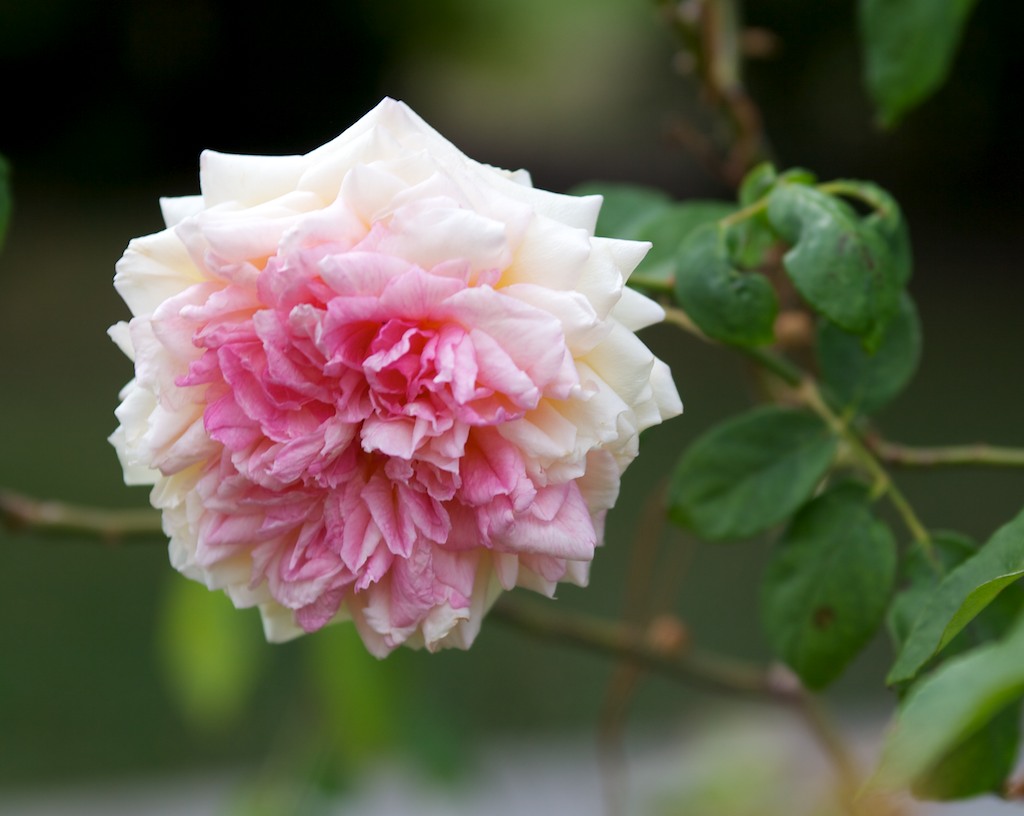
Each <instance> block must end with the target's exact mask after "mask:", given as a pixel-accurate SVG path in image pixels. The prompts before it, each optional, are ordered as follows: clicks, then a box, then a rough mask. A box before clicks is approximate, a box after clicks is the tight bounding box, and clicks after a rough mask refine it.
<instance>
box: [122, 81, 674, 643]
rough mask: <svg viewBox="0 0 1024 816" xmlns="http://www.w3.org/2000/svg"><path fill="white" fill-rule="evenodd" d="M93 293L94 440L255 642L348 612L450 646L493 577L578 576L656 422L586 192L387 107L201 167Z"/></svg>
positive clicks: (624, 266)
mask: <svg viewBox="0 0 1024 816" xmlns="http://www.w3.org/2000/svg"><path fill="white" fill-rule="evenodd" d="M200 175H201V187H202V195H199V196H190V197H184V198H173V199H163V200H162V202H161V204H162V209H163V214H164V219H165V221H166V223H167V229H166V230H164V231H162V232H159V233H156V234H155V235H150V236H146V237H143V238H138V239H136V240H134V241H132V242H131V243H130V244H129V246H128V249H127V250H126V252H125V254H124V256H123V257H122V258H121V260H120V262H119V263H118V265H117V274H116V277H115V286H116V287H117V290H118V292H119V293H120V294H121V296H122V297H123V298H124V300H125V302H126V303H127V304H128V306H129V308H130V309H131V312H132V314H133V315H134V317H133V318H132V319H131V321H130V322H128V323H119V324H117V325H116V326H114V327H112V328H111V332H110V333H111V336H112V337H113V338H114V340H115V341H116V342H117V343H118V344H119V345H120V347H121V348H122V349H123V350H124V352H125V353H126V354H127V355H128V356H129V357H130V358H132V359H133V360H134V363H135V379H134V380H132V381H131V382H130V383H129V384H128V385H127V386H126V387H125V389H124V390H123V392H122V395H121V396H122V403H121V405H120V407H119V408H118V410H117V412H116V414H117V417H118V419H119V420H120V423H121V424H120V427H119V428H118V429H117V430H116V431H115V432H114V434H113V435H112V437H111V441H112V442H113V444H114V446H115V447H116V449H117V452H118V454H119V457H120V459H121V462H122V465H123V467H124V472H125V480H126V482H128V483H129V484H152V485H153V490H152V497H151V498H152V502H153V504H154V506H155V507H157V508H160V509H161V510H162V512H163V526H164V530H165V532H166V533H167V535H168V536H169V537H170V556H171V562H172V564H173V565H174V567H176V568H177V569H178V570H180V571H181V572H182V573H184V574H185V575H187V576H189V577H191V578H194V579H196V580H199V581H202V582H203V583H205V584H206V585H207V586H208V587H210V588H211V589H213V588H216V589H223V590H224V591H225V592H227V594H228V595H229V596H230V597H231V599H232V601H233V602H234V603H235V604H236V605H237V606H240V607H245V606H252V605H258V606H259V608H260V611H261V613H262V616H263V621H264V628H265V630H266V635H267V637H268V638H269V639H270V640H284V639H287V638H290V637H293V636H295V635H297V634H301V632H302V631H312V630H315V629H318V628H319V627H321V626H323V625H324V624H326V623H330V622H332V621H337V620H345V619H349V618H351V619H352V620H353V621H354V622H355V625H356V627H357V628H358V630H359V632H360V634H361V636H362V638H363V640H364V641H365V643H366V645H367V647H368V648H369V649H370V651H372V652H373V653H374V654H377V655H384V654H387V653H388V652H389V651H391V650H392V649H394V648H395V647H397V646H398V645H400V644H402V643H405V644H407V645H411V646H420V645H425V646H426V647H427V648H428V649H431V650H434V649H438V648H442V647H447V646H459V647H463V648H465V647H468V646H469V644H470V643H471V642H472V641H473V639H474V637H475V636H476V634H477V632H478V631H479V628H480V622H481V618H482V617H483V615H484V614H485V612H486V611H487V609H488V608H489V607H490V605H491V604H492V603H493V602H494V600H495V598H496V597H497V595H498V594H499V593H500V591H501V590H503V589H505V590H507V589H511V588H512V587H514V586H516V585H519V586H525V587H529V588H531V589H534V590H537V591H539V592H543V593H545V594H547V595H552V594H553V592H554V590H555V586H556V584H557V583H558V582H559V581H569V582H572V583H575V584H578V585H583V584H585V583H586V581H587V575H588V566H589V562H590V559H591V558H592V556H593V553H594V548H595V546H597V545H598V544H599V543H600V541H601V538H602V528H603V519H604V515H605V513H606V511H607V510H608V509H609V508H610V507H611V506H612V505H613V503H614V502H615V499H616V495H617V492H618V487H619V477H620V475H621V473H622V471H623V470H624V469H625V467H626V465H627V464H628V463H629V462H630V461H631V460H632V459H633V458H634V456H635V455H636V452H637V444H638V434H639V432H640V431H641V430H642V429H643V428H646V427H648V426H650V425H653V424H655V423H657V422H660V421H661V420H662V419H665V418H667V417H669V416H672V415H674V414H677V413H678V412H679V411H680V410H681V405H680V403H679V397H678V395H677V393H676V390H675V387H674V385H673V384H672V379H671V376H670V373H669V371H668V369H667V367H666V366H665V365H664V364H663V363H662V362H661V361H659V360H657V359H655V358H654V357H653V355H652V354H651V353H650V351H649V350H648V349H647V348H646V347H645V346H644V345H643V344H642V343H641V342H640V341H639V340H638V339H637V337H636V335H635V334H634V331H635V330H637V329H639V328H642V327H644V326H646V325H649V324H651V323H654V322H657V321H658V320H660V319H661V318H662V317H663V312H662V310H661V309H660V307H658V306H657V305H656V304H654V303H653V302H651V301H650V300H648V299H646V298H644V297H643V296H641V295H639V294H637V293H636V292H634V291H632V290H629V289H625V288H624V286H623V283H624V279H625V278H626V277H627V276H628V274H629V273H630V271H631V270H632V269H633V268H634V267H635V266H636V264H637V263H638V262H639V261H640V260H641V258H642V257H643V255H644V254H645V252H646V251H647V245H646V244H642V243H637V242H631V241H620V240H612V239H606V238H596V237H594V235H593V231H594V224H595V221H596V217H597V213H598V209H599V207H600V204H601V200H600V198H599V197H596V196H590V197H582V198H577V197H570V196H563V195H556V194H554V193H549V192H544V191H541V190H537V189H534V188H533V187H532V186H531V184H530V180H529V177H528V175H526V174H525V173H523V172H519V173H508V172H505V171H501V170H497V169H494V168H492V167H488V166H486V165H481V164H478V163H476V162H474V161H472V160H470V159H469V158H467V157H466V156H464V155H463V154H462V153H460V152H459V151H458V150H457V149H456V148H455V147H454V146H453V145H452V144H450V143H449V142H447V141H446V140H445V139H443V138H442V137H441V136H440V135H439V134H438V133H436V132H435V131H434V130H432V129H431V128H430V127H429V126H428V125H427V124H426V123H424V122H423V121H422V120H421V119H419V117H417V116H416V115H415V114H414V113H413V112H412V111H411V110H410V109H409V108H407V107H406V106H405V105H403V104H402V103H399V102H395V101H393V100H390V99H386V100H384V101H383V102H382V103H381V104H380V105H379V106H378V107H377V108H376V109H374V110H373V111H371V112H370V113H369V114H367V115H366V116H365V117H363V119H361V120H360V121H359V122H357V123H356V124H355V125H353V126H352V127H351V128H349V129H348V130H347V131H345V132H344V133H343V134H342V135H341V136H339V137H338V138H337V139H335V140H334V141H332V142H330V143H329V144H327V145H325V146H323V147H321V148H318V149H317V150H314V151H313V152H311V153H309V154H307V155H304V156H284V157H262V156H237V155H225V154H220V153H213V152H209V151H208V152H205V153H204V154H203V156H202V160H201V174H200Z"/></svg>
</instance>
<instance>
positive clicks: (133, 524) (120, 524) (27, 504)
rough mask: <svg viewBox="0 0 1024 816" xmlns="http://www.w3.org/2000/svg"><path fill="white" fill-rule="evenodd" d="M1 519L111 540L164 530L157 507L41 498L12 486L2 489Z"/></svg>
mask: <svg viewBox="0 0 1024 816" xmlns="http://www.w3.org/2000/svg"><path fill="white" fill-rule="evenodd" d="M0 522H4V523H6V524H8V525H10V526H11V527H14V528H19V527H29V528H33V529H39V530H63V531H68V532H76V533H84V534H86V535H92V536H98V537H100V538H105V539H108V540H116V539H120V538H124V537H127V536H143V535H149V536H152V535H154V534H160V535H162V534H163V529H162V528H161V526H160V514H159V513H157V512H156V511H154V510H148V509H147V510H136V509H109V510H108V509H102V508H96V507H84V506H81V505H75V504H65V503H64V502H58V501H42V500H40V499H34V498H31V497H30V496H25V495H23V494H21V493H15V492H14V491H11V490H0Z"/></svg>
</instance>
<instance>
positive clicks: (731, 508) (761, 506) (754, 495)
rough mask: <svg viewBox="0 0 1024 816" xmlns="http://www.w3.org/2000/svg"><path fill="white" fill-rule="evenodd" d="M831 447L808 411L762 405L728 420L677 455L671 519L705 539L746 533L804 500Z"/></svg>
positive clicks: (775, 521) (776, 519)
mask: <svg viewBox="0 0 1024 816" xmlns="http://www.w3.org/2000/svg"><path fill="white" fill-rule="evenodd" d="M836 446H837V440H836V438H835V436H834V435H833V434H832V432H831V431H830V430H829V429H828V427H827V426H826V425H825V424H824V423H823V422H822V421H821V420H820V419H818V418H817V417H816V416H814V415H813V414H809V413H804V412H802V411H794V410H789V409H786V408H779V407H776V406H768V407H764V408H759V409H756V410H754V411H751V412H749V413H747V414H744V415H742V416H739V417H735V418H733V419H732V420H730V421H729V422H726V423H724V424H722V425H720V426H718V427H717V428H714V429H713V430H711V431H710V432H709V433H707V434H705V435H704V436H702V437H701V438H700V439H698V440H697V441H696V442H694V443H693V445H691V446H690V448H689V449H688V450H687V451H686V453H684V454H683V457H682V459H680V461H679V464H678V466H677V467H676V470H675V473H674V475H673V477H672V484H671V487H670V492H669V513H670V516H671V518H672V520H673V521H675V522H676V523H677V524H680V525H682V526H683V527H687V528H689V529H692V530H693V531H694V532H695V533H696V534H697V535H698V536H700V537H701V538H704V539H707V540H709V541H722V540H729V539H733V540H735V539H741V538H749V537H750V536H752V535H755V534H756V533H760V532H762V531H764V530H767V529H768V528H770V527H772V526H774V525H776V524H778V523H779V522H781V521H784V520H785V519H786V517H787V516H789V515H790V514H791V513H792V512H793V511H794V510H796V509H797V508H798V507H799V506H800V505H801V504H803V503H804V502H805V501H807V499H808V498H809V497H810V496H811V494H812V493H813V492H814V490H815V488H816V487H817V486H818V483H819V482H820V481H821V479H822V478H823V477H824V475H825V473H826V472H827V471H828V468H829V465H830V464H831V462H832V459H833V457H834V456H835V452H836Z"/></svg>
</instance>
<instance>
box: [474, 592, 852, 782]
mask: <svg viewBox="0 0 1024 816" xmlns="http://www.w3.org/2000/svg"><path fill="white" fill-rule="evenodd" d="M490 614H491V616H492V617H494V618H496V619H497V620H500V621H504V622H505V623H507V624H510V625H512V626H515V627H516V628H517V629H521V630H523V631H525V632H528V633H529V634H531V635H535V636H537V637H540V638H543V639H545V640H550V641H553V642H556V643H564V644H568V645H571V646H576V647H578V648H581V649H586V650H588V651H591V652H596V653H599V654H603V655H611V656H614V657H615V658H617V659H618V660H620V661H622V662H624V663H628V664H630V665H633V666H636V667H639V668H643V669H646V670H647V671H650V672H653V673H655V674H659V675H661V676H663V677H667V678H669V679H672V680H676V681H677V682H680V683H682V684H684V685H687V686H691V687H694V688H698V689H704V690H710V691H715V692H719V693H725V694H730V695H734V696H741V697H747V698H750V699H754V700H760V701H762V702H769V703H775V704H781V705H786V706H789V707H791V708H793V710H794V711H795V712H796V713H797V714H799V715H800V717H801V718H802V719H803V720H804V722H805V723H806V725H807V727H808V728H809V730H810V731H811V733H812V734H813V735H814V737H815V739H816V740H817V741H818V742H819V743H820V745H821V747H822V748H823V749H824V751H825V753H826V754H827V755H828V757H829V759H830V760H831V762H832V764H833V765H834V766H835V769H836V773H837V775H838V777H839V780H840V782H841V784H842V786H843V789H844V791H846V792H847V793H848V794H849V795H850V796H851V798H852V795H853V792H855V791H856V790H857V786H858V784H859V782H858V780H859V775H858V773H857V765H856V762H855V761H854V760H853V757H852V756H851V755H850V753H849V751H848V750H847V748H846V744H845V743H844V741H843V739H842V737H841V736H840V734H839V732H838V730H837V729H836V728H835V726H834V725H833V724H832V722H831V720H830V719H829V718H828V716H827V714H826V713H825V711H824V709H823V708H822V707H821V706H820V704H819V703H818V702H817V701H816V700H815V699H814V698H813V697H811V695H809V694H808V693H807V691H806V690H805V689H804V687H803V686H802V685H801V684H800V682H799V680H797V678H796V677H795V676H794V675H793V674H792V673H790V672H789V671H788V670H787V669H784V668H782V667H768V668H762V667H760V666H755V665H752V664H749V663H746V662H743V661H740V660H735V659H732V658H727V657H722V656H719V655H712V654H708V653H701V652H697V651H694V650H693V649H689V648H687V646H686V644H685V643H684V642H678V641H676V642H674V643H673V642H672V641H669V643H671V645H670V646H669V647H668V648H666V647H665V646H664V645H662V643H661V642H660V639H659V638H657V637H652V636H651V634H652V633H651V632H650V631H648V630H645V629H642V628H640V627H637V626H632V625H630V624H626V623H621V622H615V621H607V620H602V619H600V618H595V617H591V616H588V615H584V614H581V613H578V612H566V611H563V610H561V609H558V610H556V609H553V608H552V605H551V604H545V603H542V602H538V601H524V600H523V599H522V598H521V597H518V596H516V595H509V594H506V595H504V596H503V597H502V598H501V599H499V600H498V602H497V603H496V604H495V605H494V608H493V609H492V610H491V613H490Z"/></svg>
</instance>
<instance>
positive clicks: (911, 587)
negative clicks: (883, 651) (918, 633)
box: [888, 532, 977, 650]
mask: <svg viewBox="0 0 1024 816" xmlns="http://www.w3.org/2000/svg"><path fill="white" fill-rule="evenodd" d="M931 543H932V549H933V552H934V553H935V555H936V556H937V557H938V560H939V569H938V570H936V568H935V566H934V565H933V564H932V563H931V562H930V561H929V560H928V558H927V556H926V555H925V552H924V548H923V547H922V546H921V545H920V543H917V544H915V545H914V546H913V547H912V548H910V550H908V552H907V554H906V557H905V558H904V560H903V565H902V568H901V570H900V571H901V573H902V576H903V578H904V580H905V581H906V586H905V588H904V589H902V590H901V591H900V592H898V593H897V594H896V597H894V598H893V600H892V604H890V606H889V613H888V625H889V634H890V635H891V636H892V639H893V643H894V644H895V646H896V649H897V650H899V649H900V648H901V647H902V645H903V643H904V642H905V641H906V639H907V637H908V636H909V635H910V631H911V630H912V629H913V628H914V624H915V623H916V622H917V619H918V617H919V616H920V614H921V612H922V610H923V609H924V607H925V606H927V605H928V601H929V600H930V599H931V596H932V593H933V592H934V591H935V588H936V587H937V586H938V585H939V581H941V580H942V578H943V577H944V576H945V575H946V574H947V573H948V572H949V571H950V570H952V569H954V568H955V567H957V566H958V565H960V564H961V563H963V562H964V561H966V560H967V559H968V558H970V557H971V556H972V555H974V554H975V553H976V552H977V546H976V545H975V544H974V542H973V541H971V539H969V538H968V537H967V536H964V535H960V534H959V533H949V532H941V533H934V534H933V535H932V539H931Z"/></svg>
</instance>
